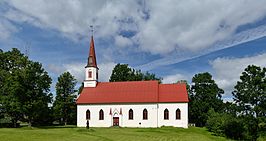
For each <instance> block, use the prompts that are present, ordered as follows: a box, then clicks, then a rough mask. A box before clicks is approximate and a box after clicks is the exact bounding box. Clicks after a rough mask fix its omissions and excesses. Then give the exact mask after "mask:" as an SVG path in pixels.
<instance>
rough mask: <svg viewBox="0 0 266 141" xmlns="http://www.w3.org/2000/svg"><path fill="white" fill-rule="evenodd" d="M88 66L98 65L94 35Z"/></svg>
mask: <svg viewBox="0 0 266 141" xmlns="http://www.w3.org/2000/svg"><path fill="white" fill-rule="evenodd" d="M86 67H95V68H98V67H97V62H96V55H95V48H94V40H93V36H91V42H90V52H89V57H88V63H87V66H86Z"/></svg>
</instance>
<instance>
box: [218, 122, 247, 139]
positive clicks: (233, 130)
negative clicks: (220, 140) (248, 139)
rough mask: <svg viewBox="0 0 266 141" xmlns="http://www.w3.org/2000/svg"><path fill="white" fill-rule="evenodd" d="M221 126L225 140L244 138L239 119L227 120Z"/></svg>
mask: <svg viewBox="0 0 266 141" xmlns="http://www.w3.org/2000/svg"><path fill="white" fill-rule="evenodd" d="M223 126H224V134H225V136H226V137H227V138H231V139H235V140H242V139H243V138H244V131H245V129H244V125H243V123H242V122H241V121H240V120H239V119H237V118H233V119H231V120H230V119H229V120H227V121H226V122H225V124H224V125H223Z"/></svg>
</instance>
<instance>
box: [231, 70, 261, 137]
mask: <svg viewBox="0 0 266 141" xmlns="http://www.w3.org/2000/svg"><path fill="white" fill-rule="evenodd" d="M233 96H234V101H235V103H236V105H237V107H238V109H237V112H238V115H239V116H241V117H243V119H244V123H245V128H246V130H247V131H246V134H245V136H246V137H247V139H249V140H256V139H257V138H258V136H259V133H261V132H262V131H263V130H264V129H263V126H261V125H263V124H264V123H265V117H266V68H261V67H259V66H255V65H249V66H248V67H247V68H245V70H244V72H242V75H241V76H240V81H237V84H236V86H235V87H234V91H233Z"/></svg>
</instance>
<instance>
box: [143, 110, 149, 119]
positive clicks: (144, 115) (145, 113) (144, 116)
mask: <svg viewBox="0 0 266 141" xmlns="http://www.w3.org/2000/svg"><path fill="white" fill-rule="evenodd" d="M143 119H144V120H147V119H148V111H147V109H144V110H143Z"/></svg>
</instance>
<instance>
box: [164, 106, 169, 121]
mask: <svg viewBox="0 0 266 141" xmlns="http://www.w3.org/2000/svg"><path fill="white" fill-rule="evenodd" d="M163 119H164V120H169V110H168V109H167V108H166V109H164V111H163Z"/></svg>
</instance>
